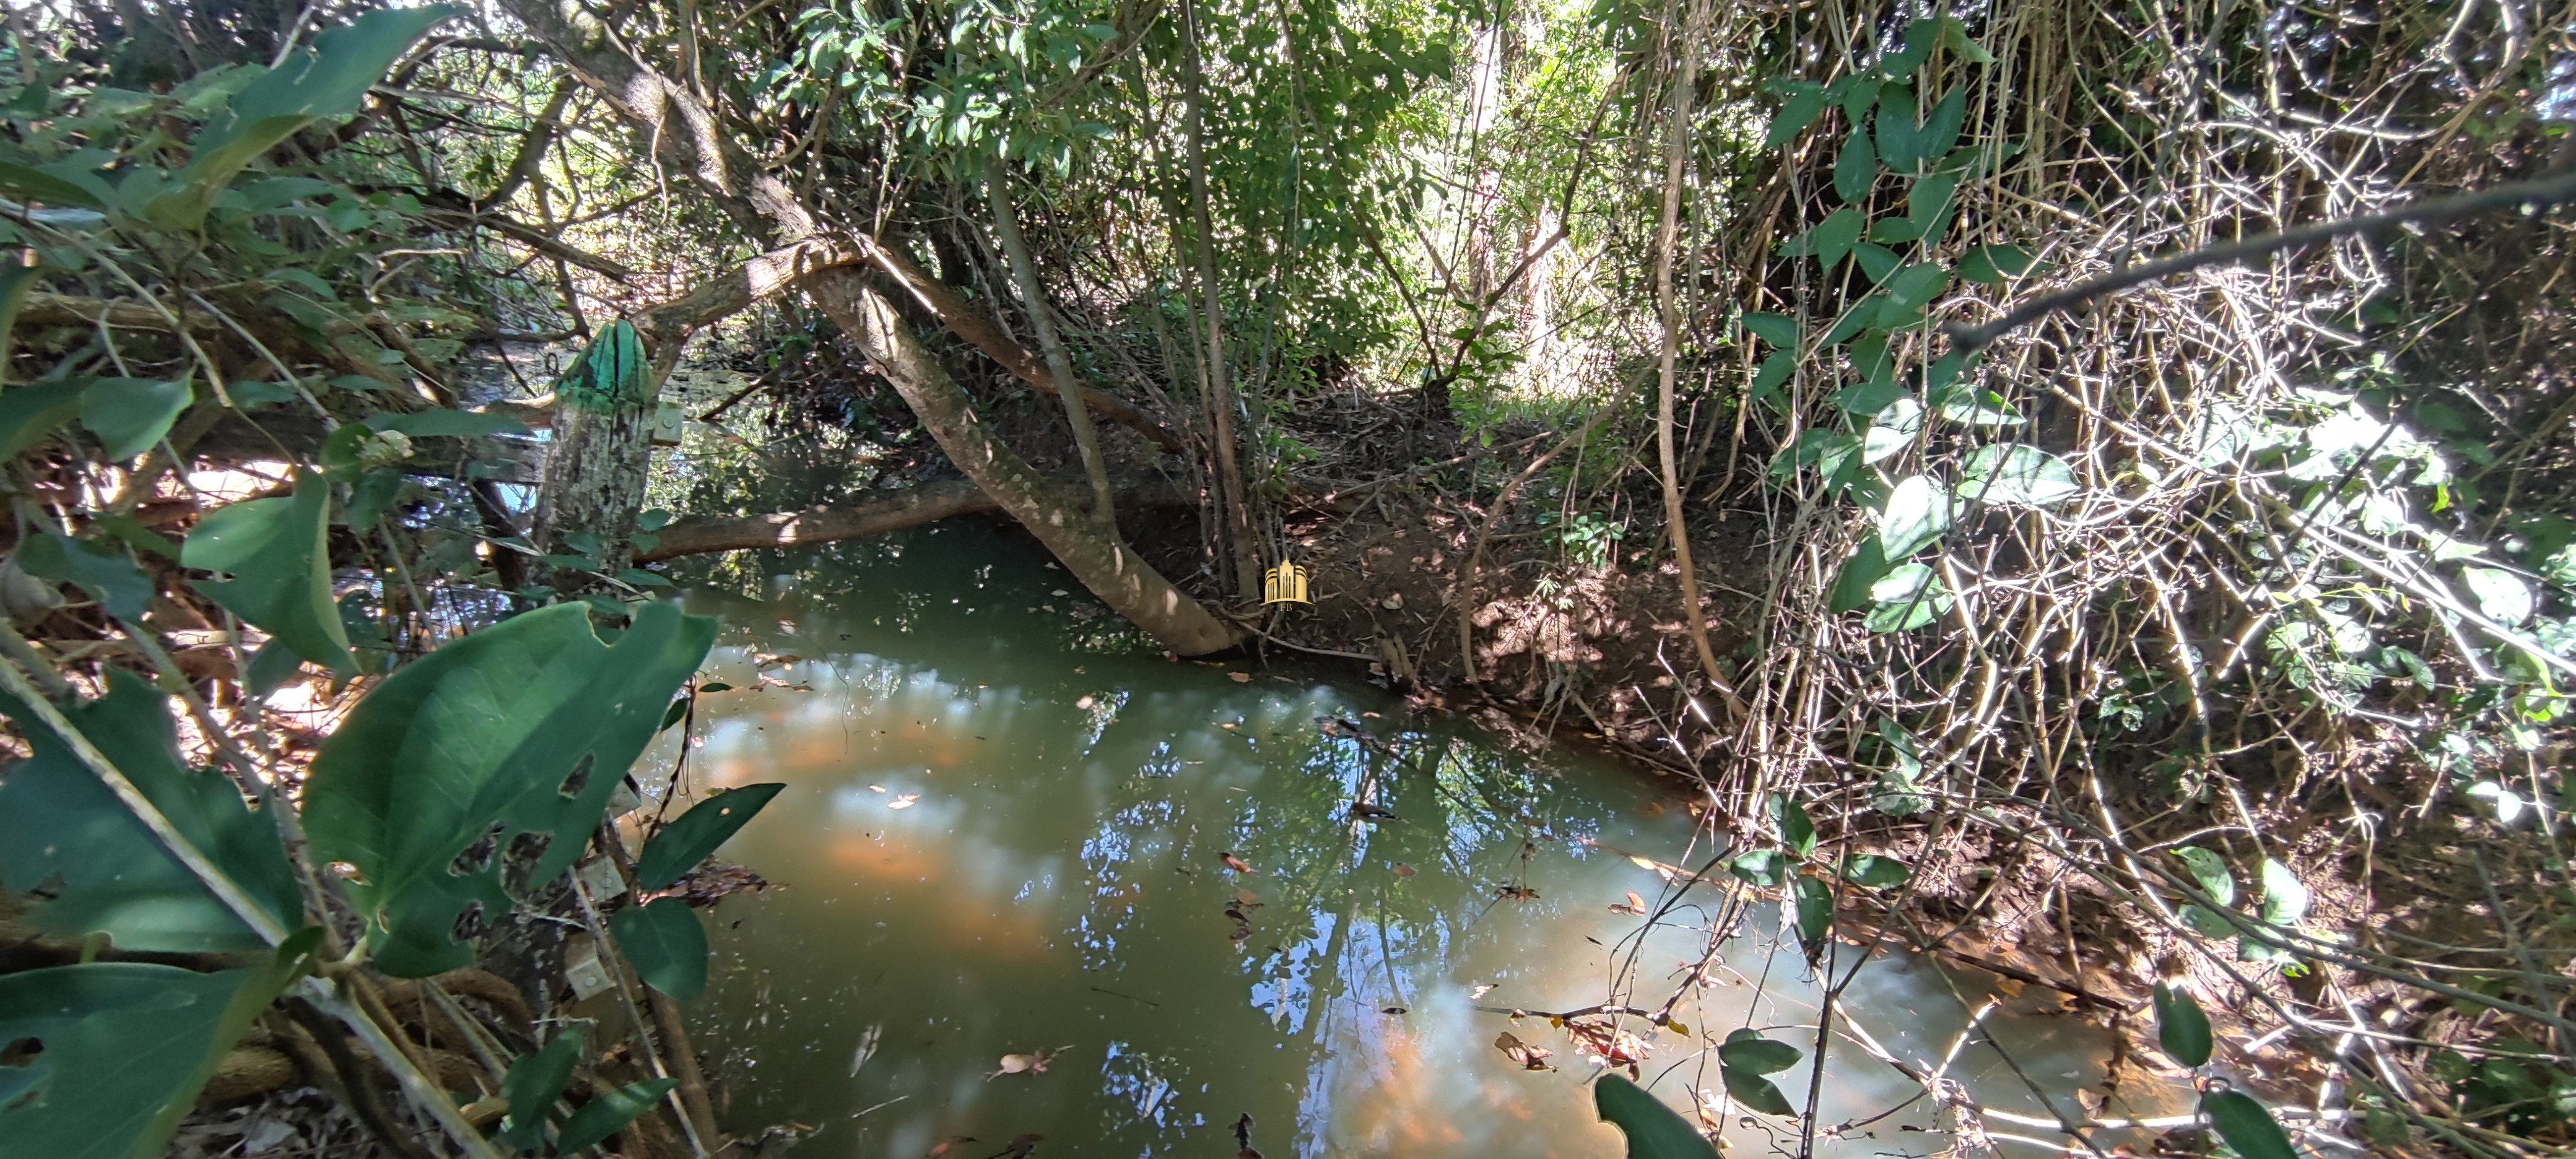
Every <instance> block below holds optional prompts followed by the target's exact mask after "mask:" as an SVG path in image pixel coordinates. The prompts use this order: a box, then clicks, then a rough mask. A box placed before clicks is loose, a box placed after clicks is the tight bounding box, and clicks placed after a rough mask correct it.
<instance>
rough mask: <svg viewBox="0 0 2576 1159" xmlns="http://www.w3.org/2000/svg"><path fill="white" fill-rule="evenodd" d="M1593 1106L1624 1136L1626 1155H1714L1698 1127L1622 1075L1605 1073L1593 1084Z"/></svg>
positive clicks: (1673, 1158) (1635, 1158) (1657, 1158)
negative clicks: (1626, 1147)
mask: <svg viewBox="0 0 2576 1159" xmlns="http://www.w3.org/2000/svg"><path fill="white" fill-rule="evenodd" d="M1592 1107H1593V1109H1594V1110H1595V1111H1597V1112H1599V1113H1600V1115H1601V1121H1602V1122H1604V1123H1609V1124H1611V1125H1612V1126H1615V1127H1617V1128H1619V1133H1620V1134H1622V1135H1625V1136H1627V1138H1628V1159H1717V1148H1715V1147H1713V1146H1710V1145H1709V1142H1708V1140H1707V1139H1705V1138H1702V1137H1701V1136H1700V1133H1699V1129H1698V1128H1696V1127H1693V1126H1691V1125H1690V1121H1689V1120H1687V1119H1684V1118H1682V1117H1681V1114H1680V1112H1677V1111H1675V1110H1673V1109H1672V1108H1671V1107H1668V1106H1665V1105H1664V1101H1663V1100H1662V1099H1659V1098H1656V1097H1655V1096H1653V1095H1651V1094H1649V1093H1647V1092H1646V1089H1645V1088H1644V1087H1640V1086H1638V1085H1637V1084H1635V1083H1632V1082H1629V1081H1628V1080H1627V1078H1625V1077H1624V1076H1621V1075H1616V1074H1605V1075H1603V1076H1601V1080H1600V1081H1599V1082H1596V1083H1594V1084H1592Z"/></svg>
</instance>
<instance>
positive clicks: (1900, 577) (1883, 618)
mask: <svg viewBox="0 0 2576 1159" xmlns="http://www.w3.org/2000/svg"><path fill="white" fill-rule="evenodd" d="M1869 598H1870V600H1871V602H1872V603H1874V604H1875V605H1876V606H1875V607H1873V608H1871V609H1870V613H1869V616H1868V618H1867V619H1866V620H1865V621H1863V626H1864V627H1867V628H1868V629H1869V630H1870V631H1872V632H1911V631H1913V630H1914V629H1916V628H1920V627H1922V626H1924V625H1925V624H1929V623H1931V622H1932V621H1933V620H1935V619H1938V618H1939V617H1940V616H1942V615H1943V614H1945V613H1947V612H1948V611H1949V610H1950V605H1951V599H1952V597H1951V594H1950V589H1949V587H1948V586H1947V585H1945V584H1943V583H1942V582H1941V577H1940V576H1938V575H1935V574H1933V572H1932V569H1931V568H1929V567H1927V566H1925V565H1923V564H1919V563H1909V564H1903V565H1900V566H1898V567H1895V568H1891V569H1889V571H1888V573H1887V575H1886V576H1885V577H1884V578H1882V579H1880V580H1879V581H1878V582H1877V583H1875V584H1872V585H1870V589H1869Z"/></svg>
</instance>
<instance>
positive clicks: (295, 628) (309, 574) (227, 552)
mask: <svg viewBox="0 0 2576 1159" xmlns="http://www.w3.org/2000/svg"><path fill="white" fill-rule="evenodd" d="M330 518H331V486H330V484H329V483H326V482H324V481H323V479H322V477H321V476H319V475H315V474H312V473H310V472H307V471H301V470H299V471H297V472H296V473H295V494H294V495H292V496H288V497H280V498H275V499H253V500H250V501H249V502H246V503H235V504H233V505H232V506H230V507H225V508H222V509H220V510H218V511H216V512H215V513H214V514H211V515H208V516H206V517H205V518H203V519H200V520H198V521H197V529H196V530H194V531H191V532H189V533H188V541H187V543H185V544H184V545H182V546H181V547H180V549H179V562H180V563H182V564H184V565H186V566H188V567H192V568H200V569H203V570H206V571H214V572H227V573H230V574H231V576H232V577H233V578H231V579H229V580H199V581H197V590H198V591H201V592H204V593H205V594H206V595H207V596H208V597H209V598H211V599H213V600H214V601H215V602H216V603H218V604H221V605H223V606H224V608H225V609H226V610H228V611H230V612H231V613H232V614H234V615H236V616H239V617H241V618H242V619H244V620H248V621H250V622H251V623H252V624H254V625H257V626H258V627H260V628H261V629H263V630H265V631H267V632H268V634H269V635H271V636H274V637H276V638H277V639H279V640H281V641H283V642H284V643H285V644H286V646H287V647H289V648H292V649H294V650H295V654H296V655H298V656H301V657H303V658H305V659H307V660H310V661H312V662H313V663H315V664H319V665H321V666H322V667H325V668H328V669H330V670H332V671H334V672H337V673H340V674H342V675H344V676H352V675H356V674H357V671H358V666H357V664H356V663H355V662H354V661H352V660H350V658H349V634H348V632H347V630H346V629H344V628H342V627H341V624H340V609H339V606H338V605H337V604H336V603H334V602H333V601H332V599H331V560H330V557H329V555H328V554H326V551H325V544H326V542H327V540H328V537H329V534H330V530H331V525H330Z"/></svg>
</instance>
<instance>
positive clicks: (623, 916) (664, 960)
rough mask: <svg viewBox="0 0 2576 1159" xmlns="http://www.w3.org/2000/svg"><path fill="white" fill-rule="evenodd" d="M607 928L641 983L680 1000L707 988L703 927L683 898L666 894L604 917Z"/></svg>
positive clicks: (689, 999) (690, 998) (691, 998)
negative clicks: (664, 896)
mask: <svg viewBox="0 0 2576 1159" xmlns="http://www.w3.org/2000/svg"><path fill="white" fill-rule="evenodd" d="M608 926H609V931H610V932H611V933H614V934H616V935H617V946H618V948H619V949H621V950H624V951H626V960H627V962H628V963H630V964H632V965H633V966H634V967H635V972H636V973H637V974H640V975H642V976H643V978H644V984H645V985H647V986H650V987H652V988H654V989H656V990H659V991H661V992H663V993H665V994H668V995H670V996H671V997H673V998H677V999H679V1000H680V1001H682V1002H695V1001H697V1000H698V999H699V998H702V997H704V996H705V995H706V992H707V928H706V927H705V926H702V925H699V924H698V915H697V914H696V913H695V912H694V911H692V910H690V909H689V903H687V902H685V901H681V900H680V899H678V898H676V897H666V898H662V899H660V900H658V901H655V902H654V903H653V904H651V905H646V906H630V907H628V908H626V909H622V910H619V911H617V915H616V916H615V917H612V918H610V919H608Z"/></svg>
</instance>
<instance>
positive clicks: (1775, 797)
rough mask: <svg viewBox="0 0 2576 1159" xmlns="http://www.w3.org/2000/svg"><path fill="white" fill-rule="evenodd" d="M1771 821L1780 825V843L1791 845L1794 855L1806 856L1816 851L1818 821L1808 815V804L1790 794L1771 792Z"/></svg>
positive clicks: (1790, 848) (1790, 850) (1790, 849)
mask: <svg viewBox="0 0 2576 1159" xmlns="http://www.w3.org/2000/svg"><path fill="white" fill-rule="evenodd" d="M1771 823H1772V824H1774V825H1777V826H1779V827H1780V843H1781V844H1783V845H1786V846H1788V847H1789V852H1790V854H1791V855H1792V856H1796V857H1805V856H1806V855H1808V854H1810V853H1813V852H1815V851H1816V823H1815V822H1814V821H1813V820H1810V819H1809V818H1808V817H1807V809H1806V806H1804V805H1800V804H1799V803H1797V802H1796V801H1794V800H1791V799H1790V798H1789V794H1787V793H1773V794H1771Z"/></svg>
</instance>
